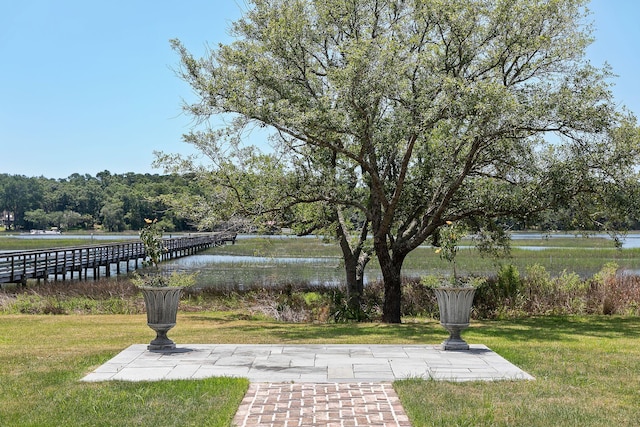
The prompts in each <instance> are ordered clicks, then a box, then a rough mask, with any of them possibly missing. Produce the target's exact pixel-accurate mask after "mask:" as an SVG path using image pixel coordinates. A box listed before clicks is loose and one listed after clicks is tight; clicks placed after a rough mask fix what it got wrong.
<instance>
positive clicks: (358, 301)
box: [336, 209, 371, 320]
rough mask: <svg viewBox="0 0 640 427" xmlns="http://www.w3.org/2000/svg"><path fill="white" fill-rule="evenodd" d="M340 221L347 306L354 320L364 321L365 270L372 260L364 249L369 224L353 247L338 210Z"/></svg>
mask: <svg viewBox="0 0 640 427" xmlns="http://www.w3.org/2000/svg"><path fill="white" fill-rule="evenodd" d="M336 218H337V220H338V227H337V230H336V232H337V238H338V242H339V243H340V249H342V258H343V259H344V268H345V274H346V281H347V305H348V307H349V311H350V312H351V315H352V316H353V318H354V319H357V320H362V319H363V313H362V294H363V292H364V269H365V267H366V266H367V263H368V262H369V260H370V259H371V255H370V254H369V252H367V251H366V250H364V249H363V244H364V242H365V241H366V239H367V231H368V227H367V224H366V223H365V225H364V226H363V227H362V229H361V230H360V236H359V240H358V242H357V244H356V245H351V243H350V240H351V239H350V237H349V230H348V228H347V226H346V224H345V220H344V217H343V215H342V211H341V210H340V209H336Z"/></svg>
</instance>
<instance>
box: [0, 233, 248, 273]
mask: <svg viewBox="0 0 640 427" xmlns="http://www.w3.org/2000/svg"><path fill="white" fill-rule="evenodd" d="M235 240H236V234H235V233H207V234H196V235H192V236H191V235H190V236H183V237H175V238H167V239H163V246H164V248H165V251H164V253H163V256H162V259H163V260H166V259H171V258H179V257H183V256H188V255H192V254H195V253H197V252H199V251H202V250H204V249H207V248H210V247H213V246H219V245H223V244H225V243H227V242H231V243H235ZM146 256H147V254H146V251H145V248H144V245H143V244H142V242H141V241H139V240H134V241H130V242H122V243H108V244H98V245H86V246H74V247H63V248H51V249H36V250H28V251H11V252H5V253H0V284H1V283H22V284H25V283H27V280H29V279H44V280H49V279H51V278H52V279H53V280H58V279H62V280H65V279H67V278H68V279H73V278H75V277H74V274H76V273H77V278H78V279H82V278H83V275H84V278H85V279H87V278H89V277H90V276H91V277H93V278H94V279H98V278H99V277H100V275H101V274H102V273H103V274H104V275H105V276H107V277H108V276H110V275H111V269H112V267H115V270H116V273H117V274H120V273H121V268H122V267H124V269H125V271H126V272H129V271H130V270H135V269H137V268H139V267H140V266H141V265H142V261H144V260H145V259H146ZM89 273H91V274H89Z"/></svg>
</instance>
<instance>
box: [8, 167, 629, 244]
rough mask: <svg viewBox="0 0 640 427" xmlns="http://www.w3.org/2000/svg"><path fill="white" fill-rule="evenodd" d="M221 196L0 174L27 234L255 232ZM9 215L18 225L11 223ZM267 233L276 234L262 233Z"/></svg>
mask: <svg viewBox="0 0 640 427" xmlns="http://www.w3.org/2000/svg"><path fill="white" fill-rule="evenodd" d="M243 176H244V178H242V177H240V178H239V179H244V180H246V184H247V185H248V186H252V182H251V181H252V180H255V179H259V178H256V177H249V176H248V175H243ZM219 191H220V190H219V189H215V188H211V187H210V186H206V184H205V183H204V182H203V180H202V176H200V177H199V179H197V178H196V177H195V176H194V175H192V174H166V175H158V174H138V173H132V172H130V173H126V174H112V173H110V172H109V171H106V170H105V171H103V172H99V173H98V174H96V176H95V177H94V176H91V175H89V174H84V175H80V174H77V173H75V174H72V175H70V176H69V177H67V178H62V179H53V178H45V177H42V176H41V177H26V176H23V175H8V174H0V225H2V224H5V225H10V229H12V230H23V231H26V230H31V229H49V228H51V227H57V228H58V229H60V230H63V231H64V230H92V229H96V228H99V229H102V230H104V231H110V232H118V231H127V230H140V229H141V228H142V227H143V225H144V219H145V218H157V219H158V221H159V223H160V224H161V227H162V229H163V230H164V231H166V232H171V231H192V230H193V231H195V230H205V231H206V230H217V229H233V230H235V231H239V232H247V231H255V230H256V228H255V227H256V224H255V223H254V224H251V221H250V218H245V217H243V215H242V213H241V212H238V211H234V212H231V211H228V210H229V209H230V208H229V207H228V206H226V205H225V204H224V203H223V202H221V200H220V198H218V197H217V195H216V194H217V193H218V192H219ZM212 193H216V194H212ZM212 198H213V199H215V200H217V201H218V205H219V206H218V208H216V206H215V204H216V203H213V204H209V203H207V204H203V203H202V202H201V200H202V199H212ZM196 205H197V206H196ZM199 205H203V206H206V207H205V208H202V206H199ZM216 209H217V210H216ZM202 210H204V211H206V212H201V211H202ZM196 211H197V212H196ZM3 212H4V215H3ZM9 214H10V216H11V218H10V220H7V218H6V216H7V215H9ZM196 214H197V215H196ZM204 216H206V217H208V218H209V220H207V219H206V218H204ZM294 217H295V215H294ZM577 219H578V217H577V216H576V215H575V214H574V213H573V212H571V211H570V210H568V209H564V210H557V211H554V212H547V213H546V214H544V215H541V216H538V217H537V218H536V219H535V220H533V221H529V222H527V223H523V222H522V221H516V220H514V221H509V220H508V219H503V224H502V226H503V227H505V228H508V229H511V230H522V229H540V230H579V229H583V227H582V226H581V224H578V223H576V220H577ZM295 222H296V220H295V218H293V217H292V218H289V220H288V221H284V222H282V223H281V224H279V225H285V226H295V225H296V224H294V223H295ZM298 226H299V227H294V228H295V229H296V230H298V228H300V227H304V224H298ZM618 226H619V227H618V229H620V230H622V229H632V230H638V229H640V222H639V221H638V219H637V215H634V212H629V215H628V216H627V218H626V219H624V220H623V221H621V222H620V223H618ZM276 228H277V225H276ZM260 231H261V232H274V231H276V230H275V229H267V228H265V227H264V226H263V227H262V228H260ZM298 231H299V230H298Z"/></svg>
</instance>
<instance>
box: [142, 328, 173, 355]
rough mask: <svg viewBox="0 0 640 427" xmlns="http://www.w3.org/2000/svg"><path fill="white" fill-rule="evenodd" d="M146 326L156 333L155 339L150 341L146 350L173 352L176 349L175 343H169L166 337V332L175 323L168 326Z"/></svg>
mask: <svg viewBox="0 0 640 427" xmlns="http://www.w3.org/2000/svg"><path fill="white" fill-rule="evenodd" d="M147 325H148V326H149V327H150V328H151V329H153V330H154V331H156V338H155V339H154V340H152V341H151V342H150V343H149V345H148V346H147V350H151V351H153V350H156V351H158V350H173V349H175V348H176V343H174V342H173V341H171V340H170V339H169V337H167V332H169V330H170V329H171V328H173V327H174V326H176V324H175V323H169V324H157V323H147Z"/></svg>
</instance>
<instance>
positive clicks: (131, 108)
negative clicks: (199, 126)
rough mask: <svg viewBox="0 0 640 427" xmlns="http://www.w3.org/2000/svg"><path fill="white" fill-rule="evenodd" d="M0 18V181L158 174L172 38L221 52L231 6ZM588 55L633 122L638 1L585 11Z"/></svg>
mask: <svg viewBox="0 0 640 427" xmlns="http://www.w3.org/2000/svg"><path fill="white" fill-rule="evenodd" d="M3 3H4V4H3V6H2V12H1V13H0V55H1V56H0V57H1V58H2V60H1V61H0V173H8V174H18V175H26V176H45V177H47V178H65V177H68V176H69V175H71V174H72V173H80V174H85V173H88V174H90V175H95V174H96V173H98V172H100V171H103V170H109V171H110V172H112V173H126V172H136V173H162V170H158V169H153V168H152V167H151V163H152V161H153V151H154V150H159V151H165V152H168V153H183V154H187V153H192V152H193V150H192V149H191V147H190V146H189V145H187V144H186V143H184V142H182V138H181V136H182V134H184V133H186V132H188V130H189V127H190V125H191V119H190V118H189V117H187V116H185V115H184V114H183V113H182V110H181V103H182V100H183V99H189V98H190V96H191V91H190V89H189V87H188V86H187V85H186V83H184V82H182V81H181V80H180V79H179V78H178V77H176V76H175V73H174V71H173V69H174V68H176V67H177V65H178V57H177V55H176V54H175V53H174V52H173V51H172V50H171V48H170V46H169V39H172V38H178V39H180V40H181V41H182V42H183V43H184V44H185V45H186V47H187V48H188V49H189V50H190V51H192V52H193V53H194V54H196V55H201V54H202V53H204V47H205V44H206V43H210V44H212V45H215V44H217V43H219V42H223V43H224V42H229V41H230V40H231V39H230V37H229V35H228V28H229V26H230V24H231V22H233V21H234V20H236V19H237V18H238V17H239V16H240V13H241V8H242V7H244V6H243V5H244V1H243V0H209V1H207V0H182V1H180V2H177V1H175V0H154V1H151V0H102V1H98V0H22V1H13V2H8V1H7V2H3ZM589 8H590V9H591V11H592V12H593V15H592V20H593V21H594V25H595V30H596V31H595V33H594V35H595V37H596V41H595V43H594V44H593V45H592V46H591V47H590V48H589V50H588V56H589V58H590V60H591V61H592V62H593V63H594V64H595V65H598V66H600V65H602V64H603V63H604V62H605V61H606V62H608V63H609V64H610V65H611V66H612V67H613V71H614V72H615V73H616V74H617V75H618V76H619V77H618V78H617V79H616V80H615V84H616V86H615V87H614V89H613V92H614V94H615V96H616V99H617V100H618V102H619V103H620V104H621V105H626V106H627V107H628V108H629V109H630V110H631V111H633V112H634V113H635V114H636V115H640V85H639V84H638V82H637V79H636V74H637V71H638V70H639V69H640V43H639V42H640V28H639V26H638V25H637V17H638V16H640V2H637V1H636V0H593V1H592V2H591V4H590V6H589Z"/></svg>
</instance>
